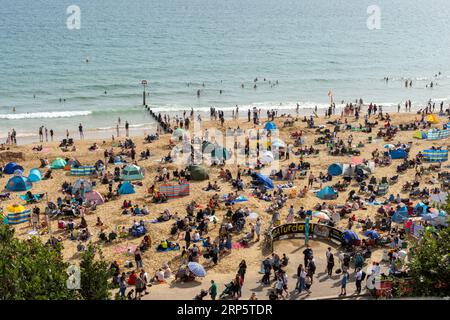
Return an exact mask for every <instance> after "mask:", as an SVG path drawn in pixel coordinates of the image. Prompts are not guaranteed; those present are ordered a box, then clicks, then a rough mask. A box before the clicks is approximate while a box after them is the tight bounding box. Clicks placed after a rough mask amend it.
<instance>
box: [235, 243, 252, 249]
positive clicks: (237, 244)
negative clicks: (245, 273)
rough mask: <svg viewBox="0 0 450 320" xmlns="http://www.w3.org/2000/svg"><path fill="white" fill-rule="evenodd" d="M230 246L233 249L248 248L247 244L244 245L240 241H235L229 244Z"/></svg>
mask: <svg viewBox="0 0 450 320" xmlns="http://www.w3.org/2000/svg"><path fill="white" fill-rule="evenodd" d="M231 247H232V248H233V249H247V248H248V246H245V245H243V244H242V243H240V242H235V243H233V244H232V245H231Z"/></svg>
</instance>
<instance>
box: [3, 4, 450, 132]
mask: <svg viewBox="0 0 450 320" xmlns="http://www.w3.org/2000/svg"><path fill="white" fill-rule="evenodd" d="M73 4H75V5H78V6H79V7H80V9H81V28H80V29H79V30H69V29H68V28H67V26H66V20H67V17H68V14H67V13H66V9H67V7H68V6H70V5H73ZM372 4H377V5H379V7H380V8H381V29H380V30H369V29H368V28H367V26H366V20H367V18H368V16H369V14H368V13H367V12H366V11H367V7H368V6H369V5H372ZM449 16H450V3H449V2H448V0H429V1H423V0H409V1H407V0H403V1H392V0H376V1H374V0H371V1H365V0H334V1H329V0H314V1H312V0H311V1H306V0H277V1H275V0H271V1H269V0H222V1H219V0H191V1H185V0H167V1H162V0H159V1H156V0H129V1H123V0H71V1H65V0H33V1H31V0H14V1H8V0H0V136H1V137H4V136H5V135H6V133H7V132H8V130H10V129H11V128H15V129H16V130H17V131H18V133H19V136H20V135H21V136H27V135H31V134H36V133H37V128H38V127H39V126H40V125H45V126H47V127H48V128H53V129H54V130H55V131H56V133H57V134H58V133H60V134H63V132H64V131H65V128H69V129H70V130H72V131H75V130H76V128H77V126H78V123H80V122H82V123H83V125H84V126H85V127H87V128H97V129H100V131H102V130H104V131H106V130H107V129H108V128H111V127H115V123H116V121H117V118H118V117H120V118H121V119H122V120H123V121H125V120H128V121H130V123H131V125H134V126H135V128H151V127H153V126H154V125H153V124H150V123H151V122H152V121H151V119H150V118H149V116H148V115H147V114H146V113H145V112H143V110H142V107H141V104H142V86H141V85H140V81H141V79H147V80H148V81H149V83H150V86H149V92H150V96H149V97H148V103H149V105H151V106H152V107H153V108H155V109H156V110H158V111H173V112H176V111H181V110H183V109H187V108H191V107H193V108H199V109H201V108H205V109H207V108H209V107H210V106H215V107H229V108H231V107H233V106H235V105H236V104H238V105H240V106H241V108H242V109H245V108H246V107H247V106H258V107H262V108H271V107H272V106H276V105H279V104H280V103H282V105H283V107H284V108H295V104H296V103H297V102H299V103H300V105H301V107H302V108H310V107H314V105H318V106H319V107H322V106H325V105H326V104H327V102H328V99H329V98H328V96H327V92H328V91H329V90H330V89H331V90H333V93H334V98H335V101H338V102H340V101H341V100H345V101H350V100H354V99H356V98H360V97H361V98H363V99H364V100H365V101H366V102H369V101H373V102H376V103H381V104H383V105H386V106H388V105H396V104H397V103H400V102H402V101H404V100H405V99H411V100H412V101H413V104H416V105H423V104H425V103H426V102H427V101H428V100H429V99H435V100H436V101H440V100H445V101H447V99H449V97H450V90H449V89H450V36H449V35H450V24H449V23H448V17H449ZM86 59H89V63H86ZM438 72H441V76H439V77H437V78H435V74H437V73H438ZM385 76H388V77H389V78H390V79H391V80H390V81H389V83H387V84H386V82H385V81H383V78H384V77H385ZM255 77H258V79H259V81H258V87H257V88H256V89H254V88H253V79H254V78H255ZM264 78H266V80H267V81H266V82H264V81H263V79H264ZM404 78H408V79H412V80H413V88H408V89H406V88H405V87H404ZM276 80H278V85H275V86H274V85H270V84H269V81H271V84H273V83H274V82H275V81H276ZM431 81H435V82H437V85H436V86H435V87H434V88H432V89H430V88H426V87H425V86H426V84H427V83H429V82H431ZM187 83H190V85H189V86H187ZM203 83H204V85H205V86H204V87H203ZM241 84H244V88H241ZM198 89H201V90H202V92H201V96H200V98H197V95H196V91H197V90H198ZM219 90H223V93H222V94H219ZM105 91H106V92H107V93H106V94H105V93H104V92H105ZM60 98H62V99H66V101H65V102H64V101H63V102H60V101H59V99H60ZM446 104H447V103H446ZM12 107H16V112H14V113H13V112H12Z"/></svg>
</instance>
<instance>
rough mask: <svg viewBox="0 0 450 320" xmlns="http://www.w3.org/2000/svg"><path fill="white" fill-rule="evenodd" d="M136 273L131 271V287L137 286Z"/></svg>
mask: <svg viewBox="0 0 450 320" xmlns="http://www.w3.org/2000/svg"><path fill="white" fill-rule="evenodd" d="M136 277H137V276H136V273H135V272H134V270H133V271H131V274H130V276H129V277H128V282H127V283H128V285H130V286H134V285H135V284H136Z"/></svg>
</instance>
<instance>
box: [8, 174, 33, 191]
mask: <svg viewBox="0 0 450 320" xmlns="http://www.w3.org/2000/svg"><path fill="white" fill-rule="evenodd" d="M32 186H33V184H32V183H31V181H30V180H28V178H25V177H19V176H15V177H12V178H11V179H9V181H8V183H7V184H6V190H8V191H27V190H30V189H31V187H32Z"/></svg>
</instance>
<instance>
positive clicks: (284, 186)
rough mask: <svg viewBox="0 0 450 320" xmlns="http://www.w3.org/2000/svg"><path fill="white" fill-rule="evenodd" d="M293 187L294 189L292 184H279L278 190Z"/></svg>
mask: <svg viewBox="0 0 450 320" xmlns="http://www.w3.org/2000/svg"><path fill="white" fill-rule="evenodd" d="M292 187H293V185H292V183H284V184H277V188H281V189H290V188H292Z"/></svg>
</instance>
